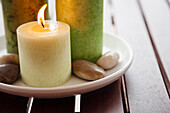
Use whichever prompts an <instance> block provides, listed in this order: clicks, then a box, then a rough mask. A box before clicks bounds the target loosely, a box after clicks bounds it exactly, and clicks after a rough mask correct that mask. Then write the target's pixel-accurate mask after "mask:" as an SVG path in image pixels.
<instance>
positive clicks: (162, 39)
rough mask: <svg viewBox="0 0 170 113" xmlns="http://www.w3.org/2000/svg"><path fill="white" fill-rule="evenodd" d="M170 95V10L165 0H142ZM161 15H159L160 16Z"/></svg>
mask: <svg viewBox="0 0 170 113" xmlns="http://www.w3.org/2000/svg"><path fill="white" fill-rule="evenodd" d="M140 3H141V7H142V10H143V13H144V17H145V19H146V22H147V23H146V24H147V25H148V28H149V31H150V34H151V38H152V40H153V43H154V44H155V47H156V50H157V51H158V55H159V56H158V57H160V59H159V58H158V60H160V61H159V64H160V68H161V70H162V71H164V70H165V72H162V73H164V75H163V77H164V79H165V82H166V86H167V89H168V92H169V95H170V52H168V51H170V10H169V6H168V4H167V2H166V1H164V0H149V1H148V0H140ZM158 15H159V16H158Z"/></svg>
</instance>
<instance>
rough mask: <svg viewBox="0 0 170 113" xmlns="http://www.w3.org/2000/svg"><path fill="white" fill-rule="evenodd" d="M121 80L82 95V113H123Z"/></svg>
mask: <svg viewBox="0 0 170 113" xmlns="http://www.w3.org/2000/svg"><path fill="white" fill-rule="evenodd" d="M120 92H121V91H120V80H117V81H116V82H114V83H112V84H110V85H109V86H106V87H104V88H102V89H100V90H97V91H94V92H91V93H87V94H84V95H82V105H81V109H82V111H81V113H123V106H122V102H121V101H120V100H121V95H120Z"/></svg>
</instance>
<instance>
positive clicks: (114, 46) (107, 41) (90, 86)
mask: <svg viewBox="0 0 170 113" xmlns="http://www.w3.org/2000/svg"><path fill="white" fill-rule="evenodd" d="M109 50H116V51H118V53H119V55H120V59H119V63H118V65H117V66H116V67H114V68H113V69H110V70H107V71H106V75H107V76H106V77H104V78H102V79H99V80H96V81H85V80H82V79H79V78H77V77H75V76H72V77H71V80H70V81H69V82H67V83H66V84H64V85H62V86H58V87H52V88H34V87H29V86H26V85H25V84H24V83H23V82H22V80H21V79H19V80H17V81H16V82H15V83H14V84H12V85H9V84H4V83H0V91H2V92H6V93H9V94H14V95H19V96H25V97H30V96H33V97H36V98H62V97H68V96H73V95H75V94H82V93H87V92H90V91H93V90H96V89H99V88H101V87H104V86H106V85H108V84H110V83H112V82H113V81H115V80H117V79H118V78H119V77H120V76H121V75H122V74H124V73H125V72H126V70H127V69H128V68H129V66H130V65H131V63H132V59H133V52H132V49H131V47H130V46H129V44H128V43H127V42H125V41H124V40H123V39H121V38H120V37H118V36H115V35H112V36H111V35H108V34H104V48H103V52H104V53H105V52H107V51H109ZM2 54H6V50H5V39H4V37H0V55H2Z"/></svg>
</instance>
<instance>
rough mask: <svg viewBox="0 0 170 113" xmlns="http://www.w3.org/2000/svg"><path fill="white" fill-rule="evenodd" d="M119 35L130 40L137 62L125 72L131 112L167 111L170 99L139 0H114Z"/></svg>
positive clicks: (150, 112)
mask: <svg viewBox="0 0 170 113" xmlns="http://www.w3.org/2000/svg"><path fill="white" fill-rule="evenodd" d="M114 7H115V23H116V28H117V31H118V34H119V35H120V36H122V37H123V38H124V39H125V40H127V41H128V42H129V44H130V45H131V46H132V48H133V51H134V61H133V64H132V66H131V67H130V69H129V70H128V71H127V73H126V74H125V80H126V85H127V94H128V99H129V105H130V112H132V113H141V112H143V113H162V112H165V113H168V112H169V111H170V107H169V106H170V101H169V97H168V95H167V92H166V88H165V85H164V81H163V79H162V75H161V72H160V70H159V66H158V63H157V60H156V57H155V54H154V51H153V47H152V44H151V42H150V38H149V35H148V32H147V29H146V25H145V23H144V20H143V17H142V14H141V11H140V8H139V6H138V3H137V1H136V0H114Z"/></svg>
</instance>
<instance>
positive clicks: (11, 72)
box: [0, 64, 19, 83]
mask: <svg viewBox="0 0 170 113" xmlns="http://www.w3.org/2000/svg"><path fill="white" fill-rule="evenodd" d="M18 76H19V66H17V65H14V64H3V65H0V82H3V83H13V82H15V81H16V80H17V78H18Z"/></svg>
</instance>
